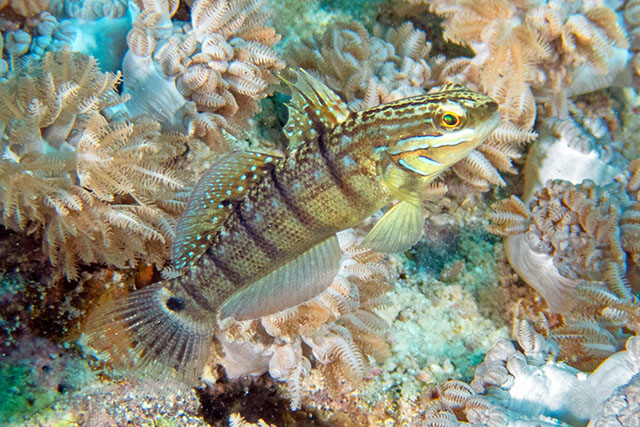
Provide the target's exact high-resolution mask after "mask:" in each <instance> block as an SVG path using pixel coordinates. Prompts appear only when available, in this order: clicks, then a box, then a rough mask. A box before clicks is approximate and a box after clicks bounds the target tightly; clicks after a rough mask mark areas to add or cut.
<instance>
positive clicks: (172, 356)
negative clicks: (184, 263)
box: [85, 284, 214, 386]
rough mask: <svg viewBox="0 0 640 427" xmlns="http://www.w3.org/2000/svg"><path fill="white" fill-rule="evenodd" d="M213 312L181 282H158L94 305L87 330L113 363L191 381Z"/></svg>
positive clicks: (203, 354) (202, 358)
mask: <svg viewBox="0 0 640 427" xmlns="http://www.w3.org/2000/svg"><path fill="white" fill-rule="evenodd" d="M213 316H214V315H213V314H212V313H209V312H207V311H206V310H204V309H202V308H201V307H200V306H199V305H197V303H196V302H195V301H194V300H193V299H192V298H191V297H190V296H189V295H188V294H186V293H185V292H184V291H183V290H182V289H181V288H180V287H179V286H171V289H169V288H168V286H163V284H157V285H153V286H149V287H147V288H145V289H142V290H140V291H136V292H133V293H132V294H130V295H128V296H127V297H125V298H122V299H119V300H116V301H113V302H110V303H108V304H106V305H105V306H103V307H100V308H98V309H97V310H96V311H95V312H94V313H92V314H91V315H90V316H89V319H88V320H87V323H86V325H85V331H86V333H87V337H88V343H89V345H90V346H91V347H93V348H94V349H96V350H98V351H102V352H106V353H107V354H108V355H109V359H110V361H111V362H112V363H113V364H114V365H115V367H116V368H118V367H120V368H124V369H125V370H136V371H140V373H142V374H150V375H153V376H154V377H160V378H162V377H165V378H168V379H169V378H172V379H175V380H178V381H179V382H181V383H184V384H186V385H189V386H193V385H196V384H197V382H198V378H199V376H200V374H201V373H202V369H203V367H204V365H205V363H206V362H207V358H208V356H209V350H210V347H211V339H212V335H213V321H214V317H213Z"/></svg>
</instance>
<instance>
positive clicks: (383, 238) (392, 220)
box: [361, 201, 424, 253]
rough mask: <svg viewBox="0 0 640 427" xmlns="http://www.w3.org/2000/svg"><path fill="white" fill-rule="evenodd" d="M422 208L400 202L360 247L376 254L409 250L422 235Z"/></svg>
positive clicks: (385, 215)
mask: <svg viewBox="0 0 640 427" xmlns="http://www.w3.org/2000/svg"><path fill="white" fill-rule="evenodd" d="M423 227H424V217H423V214H422V206H420V205H416V204H414V203H410V202H406V201H401V202H399V203H397V204H396V205H395V206H394V207H392V208H391V209H389V211H387V213H385V214H384V216H383V217H382V218H381V219H380V221H378V222H377V223H376V225H375V226H374V227H373V228H372V229H371V231H370V232H369V234H367V236H366V237H365V238H364V240H363V241H362V243H361V246H364V247H366V248H369V249H371V250H374V251H377V252H387V253H393V252H401V251H404V250H406V249H409V248H410V247H411V246H413V244H415V243H416V242H417V241H418V240H419V239H420V237H422V234H423V233H424V228H423Z"/></svg>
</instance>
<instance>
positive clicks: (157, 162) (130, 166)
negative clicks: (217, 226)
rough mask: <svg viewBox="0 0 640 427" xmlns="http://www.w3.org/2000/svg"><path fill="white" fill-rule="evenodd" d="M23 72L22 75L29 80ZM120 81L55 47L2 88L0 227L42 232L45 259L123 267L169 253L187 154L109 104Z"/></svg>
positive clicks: (116, 99) (71, 270)
mask: <svg viewBox="0 0 640 427" xmlns="http://www.w3.org/2000/svg"><path fill="white" fill-rule="evenodd" d="M27 72H28V74H27ZM118 79H119V76H116V75H113V74H110V73H101V72H100V71H99V70H98V68H97V65H96V62H95V60H94V59H92V58H90V57H86V56H84V55H82V54H77V53H70V52H68V51H62V52H57V53H49V54H47V55H46V57H45V58H44V59H42V60H33V61H31V62H29V63H26V64H25V65H24V66H23V68H21V69H19V70H18V71H17V72H16V76H14V77H12V78H10V79H8V80H7V81H5V82H2V83H0V103H1V105H2V108H1V109H0V110H1V111H0V129H2V131H3V134H4V137H3V139H2V143H1V144H2V151H3V158H2V160H0V171H1V173H0V208H1V212H2V223H3V224H4V225H5V226H8V227H11V228H15V229H20V230H25V231H27V232H29V233H33V232H42V234H43V244H44V248H45V251H46V253H47V254H48V255H49V258H50V259H51V261H52V263H53V264H54V265H57V266H59V267H60V268H61V269H62V270H63V271H64V272H65V273H66V274H67V276H68V277H69V278H77V276H78V264H79V263H80V262H82V263H85V264H87V263H92V262H106V263H108V264H111V265H115V266H120V267H124V266H125V265H130V264H135V263H136V262H137V260H139V259H141V258H143V257H145V260H146V261H147V262H162V261H163V260H165V259H166V257H167V256H168V254H169V251H168V248H169V244H170V242H171V240H172V237H173V227H174V222H175V217H176V216H177V215H178V213H179V210H180V209H181V207H182V201H179V200H177V199H176V192H177V190H179V189H181V188H182V186H183V183H182V180H181V179H180V178H179V177H178V175H179V173H178V172H177V170H175V171H172V162H175V161H176V160H177V159H178V157H179V156H180V155H181V154H182V153H183V152H184V151H185V150H186V140H185V139H184V137H181V136H180V135H177V134H162V133H161V132H160V126H159V124H158V123H157V122H156V121H154V120H152V119H150V118H145V117H135V118H128V117H127V116H126V115H123V114H122V113H118V112H116V110H115V109H114V107H116V106H118V104H121V103H122V102H123V101H124V99H122V98H121V97H120V96H119V95H118V94H117V92H116V90H115V85H116V84H117V82H118Z"/></svg>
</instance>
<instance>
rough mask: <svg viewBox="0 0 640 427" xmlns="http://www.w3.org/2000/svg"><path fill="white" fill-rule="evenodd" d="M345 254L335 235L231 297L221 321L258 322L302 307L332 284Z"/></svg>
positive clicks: (221, 315)
mask: <svg viewBox="0 0 640 427" xmlns="http://www.w3.org/2000/svg"><path fill="white" fill-rule="evenodd" d="M341 256H342V251H341V250H340V245H339V243H338V238H337V237H336V236H333V237H331V238H329V239H327V240H325V241H323V242H322V243H319V244H317V245H316V246H314V247H312V248H311V249H309V250H307V251H306V252H304V253H303V254H301V255H299V256H298V257H296V258H294V259H293V260H291V261H289V262H288V263H287V264H285V265H283V266H281V267H279V268H277V269H276V270H274V271H272V272H271V273H269V274H268V275H266V276H265V277H262V278H261V279H259V280H257V281H256V282H254V283H252V284H250V285H248V286H247V287H245V288H244V289H242V290H240V291H238V292H237V293H235V294H234V295H232V296H231V297H230V298H229V299H228V300H227V301H226V302H225V303H224V304H223V305H222V309H221V310H220V318H221V319H225V318H227V317H233V318H235V319H236V320H248V319H256V318H258V317H262V316H267V315H269V314H273V313H277V312H278V311H281V310H284V309H286V308H289V307H294V306H296V305H298V304H302V303H304V302H306V301H308V300H310V299H311V298H313V297H315V296H316V295H318V294H320V293H321V292H322V291H324V290H325V289H327V288H328V287H329V286H331V284H332V283H333V278H334V277H335V275H336V274H337V273H338V269H339V267H340V258H341Z"/></svg>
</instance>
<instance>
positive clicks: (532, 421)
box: [425, 321, 640, 426]
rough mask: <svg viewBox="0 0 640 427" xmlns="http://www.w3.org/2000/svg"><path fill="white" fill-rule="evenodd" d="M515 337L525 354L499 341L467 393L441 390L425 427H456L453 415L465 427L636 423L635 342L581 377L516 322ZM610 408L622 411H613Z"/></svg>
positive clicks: (458, 386) (463, 387)
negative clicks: (460, 417) (469, 425)
mask: <svg viewBox="0 0 640 427" xmlns="http://www.w3.org/2000/svg"><path fill="white" fill-rule="evenodd" d="M516 329H517V332H516V335H517V336H516V337H517V339H518V344H519V345H520V347H521V349H522V350H521V351H519V350H517V349H516V348H515V347H514V345H513V344H512V343H511V342H509V341H506V340H502V341H498V342H497V343H496V344H495V345H494V346H493V348H492V349H491V350H489V352H487V355H486V356H485V359H484V361H483V362H482V363H481V364H480V365H479V366H478V368H477V369H476V374H475V377H474V379H473V381H472V382H471V385H470V386H469V385H467V384H465V383H463V382H460V381H451V382H448V383H445V384H443V385H442V386H440V387H439V388H438V390H437V396H436V399H435V400H433V401H432V402H430V404H429V408H428V409H427V412H426V424H425V425H446V426H457V425H461V424H460V423H458V421H457V417H456V415H457V414H464V416H465V418H466V420H468V422H470V423H474V424H475V423H480V424H483V425H489V426H507V425H509V426H511V425H524V426H529V425H530V426H534V425H535V426H552V425H572V426H583V425H586V424H587V423H588V422H589V420H591V423H590V424H589V425H602V424H600V423H603V422H604V420H607V419H608V420H609V421H610V422H611V423H612V424H610V425H614V426H618V425H620V426H622V425H632V424H634V422H637V418H633V417H634V413H637V404H636V403H635V402H636V401H637V397H638V389H637V386H636V384H637V381H638V378H639V376H638V374H639V373H640V353H639V352H640V347H639V344H640V342H639V339H638V338H637V337H632V338H630V339H629V340H628V341H627V345H626V350H625V351H621V352H619V353H616V354H615V355H613V356H611V357H609V358H608V359H607V360H606V361H604V362H603V363H602V364H601V365H600V366H599V367H598V368H597V369H596V370H595V371H594V372H592V373H591V374H589V375H585V374H584V373H582V372H580V371H578V370H577V369H575V368H572V367H570V366H568V365H566V364H564V363H559V362H556V361H555V360H554V358H553V354H551V353H550V351H551V349H552V348H553V343H552V342H548V341H547V340H546V339H545V338H544V337H543V336H542V335H539V334H538V333H537V332H536V331H535V330H534V329H533V327H532V326H531V325H530V324H529V323H528V322H526V321H523V322H520V323H519V324H518V325H517V328H516ZM623 396H624V397H623ZM626 398H628V399H629V400H627V401H625V399H626ZM614 402H616V403H619V406H618V407H615V408H614V407H613V405H615V403H614ZM616 412H617V413H618V414H620V416H619V418H616V415H617V414H616ZM625 417H627V418H626V420H627V421H630V424H626V422H625ZM631 420H634V421H631ZM559 421H561V422H564V423H567V424H559V423H558V422H559Z"/></svg>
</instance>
